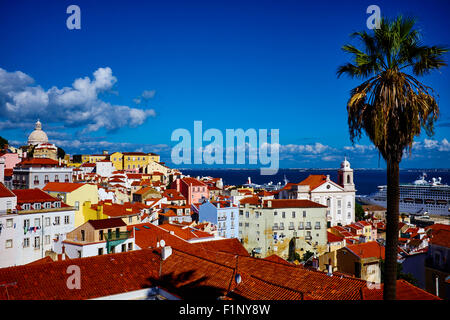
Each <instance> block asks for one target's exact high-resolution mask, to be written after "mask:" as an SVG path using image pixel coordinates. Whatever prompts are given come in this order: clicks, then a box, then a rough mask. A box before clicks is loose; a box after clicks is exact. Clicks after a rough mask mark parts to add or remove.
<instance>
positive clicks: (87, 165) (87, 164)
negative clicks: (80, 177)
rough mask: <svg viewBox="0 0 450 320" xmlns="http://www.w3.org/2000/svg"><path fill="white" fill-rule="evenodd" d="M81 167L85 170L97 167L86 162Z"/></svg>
mask: <svg viewBox="0 0 450 320" xmlns="http://www.w3.org/2000/svg"><path fill="white" fill-rule="evenodd" d="M81 166H82V167H83V168H92V167H95V163H89V162H86V163H83V164H82V165H81Z"/></svg>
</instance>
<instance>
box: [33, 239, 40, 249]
mask: <svg viewBox="0 0 450 320" xmlns="http://www.w3.org/2000/svg"><path fill="white" fill-rule="evenodd" d="M40 247H41V238H40V237H34V248H35V249H39V248H40Z"/></svg>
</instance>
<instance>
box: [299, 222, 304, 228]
mask: <svg viewBox="0 0 450 320" xmlns="http://www.w3.org/2000/svg"><path fill="white" fill-rule="evenodd" d="M298 229H299V230H303V222H299V225H298Z"/></svg>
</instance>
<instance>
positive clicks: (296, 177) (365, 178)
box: [181, 169, 450, 195]
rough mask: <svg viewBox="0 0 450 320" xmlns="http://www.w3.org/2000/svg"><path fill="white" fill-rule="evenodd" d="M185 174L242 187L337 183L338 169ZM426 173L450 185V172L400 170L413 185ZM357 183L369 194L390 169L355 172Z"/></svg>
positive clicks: (383, 181)
mask: <svg viewBox="0 0 450 320" xmlns="http://www.w3.org/2000/svg"><path fill="white" fill-rule="evenodd" d="M181 172H182V173H183V174H185V175H190V176H191V177H197V176H211V177H215V178H222V179H223V181H224V184H226V185H227V184H228V185H242V184H245V183H247V179H248V177H250V178H251V180H252V182H253V183H256V184H264V183H269V182H273V183H274V184H276V183H278V182H281V183H282V184H284V177H285V176H286V178H287V180H288V181H289V182H294V183H297V182H300V181H302V180H303V179H305V178H306V177H307V176H308V175H310V174H324V175H330V178H331V180H333V181H334V182H337V177H338V172H337V169H280V170H279V171H278V173H277V174H276V175H272V176H262V175H260V171H259V169H241V170H239V169H181ZM422 173H426V174H427V178H426V179H427V180H431V179H432V178H433V177H434V178H438V177H441V178H442V183H446V184H450V169H405V170H400V183H411V182H413V181H414V180H417V179H418V178H419V177H420V176H421V175H422ZM353 179H354V182H355V186H356V190H357V191H356V194H358V195H368V194H371V193H373V192H375V191H376V190H377V186H379V185H385V184H386V170H381V169H380V170H378V169H354V177H353Z"/></svg>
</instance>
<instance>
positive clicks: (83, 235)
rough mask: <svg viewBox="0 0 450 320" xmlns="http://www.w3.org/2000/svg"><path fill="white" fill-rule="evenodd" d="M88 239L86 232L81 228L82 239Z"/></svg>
mask: <svg viewBox="0 0 450 320" xmlns="http://www.w3.org/2000/svg"><path fill="white" fill-rule="evenodd" d="M85 240H86V234H85V231H84V230H81V241H85Z"/></svg>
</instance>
